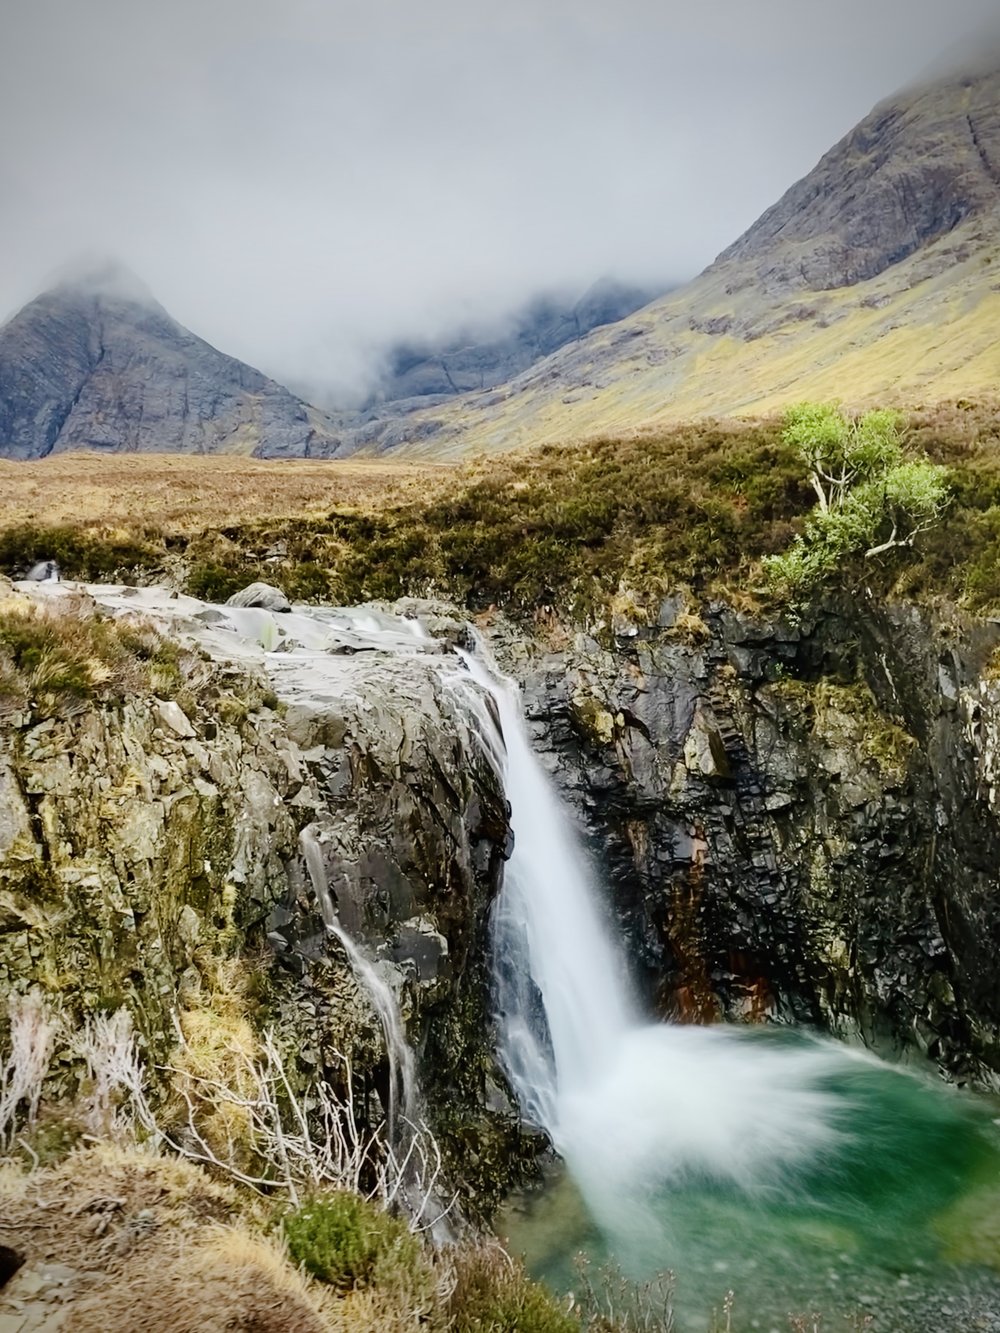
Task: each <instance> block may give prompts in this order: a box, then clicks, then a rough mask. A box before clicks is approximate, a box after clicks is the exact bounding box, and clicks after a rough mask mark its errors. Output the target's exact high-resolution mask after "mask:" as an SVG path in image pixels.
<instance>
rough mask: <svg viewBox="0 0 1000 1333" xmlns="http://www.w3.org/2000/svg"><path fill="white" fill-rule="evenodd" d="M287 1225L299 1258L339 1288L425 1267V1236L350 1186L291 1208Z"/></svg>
mask: <svg viewBox="0 0 1000 1333" xmlns="http://www.w3.org/2000/svg"><path fill="white" fill-rule="evenodd" d="M282 1229H283V1231H284V1234H285V1239H286V1241H287V1242H288V1251H289V1253H290V1254H291V1256H292V1258H293V1259H294V1260H295V1262H296V1263H299V1264H301V1265H302V1266H303V1267H304V1268H305V1269H306V1270H307V1272H309V1273H311V1274H312V1275H313V1277H316V1278H319V1280H320V1281H321V1282H328V1283H329V1284H330V1285H331V1286H333V1287H337V1288H338V1289H340V1290H349V1289H351V1288H354V1287H367V1286H372V1285H379V1284H380V1277H382V1275H383V1274H385V1273H386V1272H388V1271H392V1270H396V1271H398V1270H400V1269H403V1270H407V1271H413V1270H419V1269H422V1268H424V1267H425V1262H424V1256H423V1249H422V1246H421V1244H420V1241H419V1240H418V1239H417V1237H416V1236H414V1235H412V1234H411V1233H410V1231H409V1230H408V1228H407V1226H406V1224H405V1222H403V1221H401V1220H400V1219H399V1218H397V1217H390V1215H389V1214H388V1213H385V1212H382V1211H381V1210H380V1209H379V1208H377V1207H376V1206H375V1205H374V1204H372V1203H369V1202H368V1200H367V1199H363V1198H362V1197H361V1196H360V1195H358V1194H352V1193H349V1192H348V1191H346V1190H343V1191H339V1190H338V1191H334V1192H331V1193H329V1194H317V1195H315V1196H314V1197H313V1198H311V1199H309V1200H307V1202H305V1203H304V1204H302V1206H301V1207H300V1208H297V1209H296V1210H295V1211H294V1212H291V1213H289V1214H287V1216H286V1217H285V1218H284V1219H283V1221H282Z"/></svg>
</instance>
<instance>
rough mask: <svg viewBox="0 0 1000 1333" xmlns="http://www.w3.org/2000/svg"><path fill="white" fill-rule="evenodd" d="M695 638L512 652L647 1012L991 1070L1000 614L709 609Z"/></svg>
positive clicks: (998, 850)
mask: <svg viewBox="0 0 1000 1333" xmlns="http://www.w3.org/2000/svg"><path fill="white" fill-rule="evenodd" d="M669 619H670V617H667V620H669ZM693 637H694V638H695V639H696V640H697V641H692V636H691V635H690V632H689V637H688V639H687V640H685V639H684V638H682V637H680V635H679V634H678V631H677V630H676V629H675V628H671V627H670V626H669V625H667V626H664V627H661V628H659V629H657V630H653V631H644V632H643V633H642V634H640V635H638V636H636V637H633V638H620V639H619V640H618V646H617V648H616V649H615V650H613V651H607V650H602V649H600V648H599V647H598V646H597V645H596V644H595V643H593V642H592V641H587V640H585V639H583V638H582V637H580V638H578V639H577V642H576V645H575V647H574V648H573V649H572V650H569V651H567V652H562V653H558V654H553V655H551V656H548V657H542V658H535V659H533V660H532V659H525V660H523V661H522V665H521V668H520V672H521V674H522V675H523V676H525V677H526V689H525V693H526V702H527V707H528V711H529V714H530V716H531V717H532V719H533V726H534V729H535V732H536V735H537V739H538V742H539V744H540V745H542V746H543V747H544V749H545V751H546V753H547V755H548V761H549V764H550V767H551V769H552V771H553V773H554V775H555V777H556V779H557V781H559V782H560V783H561V785H562V787H563V789H564V791H565V793H566V795H567V797H568V799H569V801H570V803H571V804H572V805H573V806H574V808H576V809H577V810H578V811H580V812H581V822H582V826H583V831H584V833H585V835H586V836H587V837H588V839H589V841H590V843H591V846H592V847H593V850H594V856H595V858H596V859H597V860H598V862H599V863H600V864H601V866H602V870H603V872H604V875H605V878H606V880H607V881H608V882H609V884H610V892H611V894H612V897H613V900H614V904H615V907H616V909H617V912H618V914H619V916H620V918H621V920H622V921H623V924H624V928H625V930H626V932H627V934H628V936H629V938H630V953H631V955H632V957H633V958H634V959H635V960H636V965H637V967H638V969H639V970H640V972H641V974H642V976H643V977H644V979H645V983H646V986H647V989H648V993H649V995H650V997H651V1003H652V1005H653V1007H654V1008H655V1009H656V1010H657V1011H658V1012H660V1013H662V1014H665V1015H669V1016H671V1017H674V1018H680V1019H684V1020H688V1021H710V1020H713V1019H716V1018H721V1017H729V1018H741V1019H744V1018H745V1019H755V1018H762V1017H766V1016H775V1017H782V1018H794V1019H795V1020H797V1021H804V1022H809V1023H817V1024H820V1025H823V1026H827V1027H829V1028H830V1029H832V1030H834V1031H839V1032H842V1033H845V1034H849V1033H852V1032H853V1033H856V1034H860V1035H861V1036H862V1037H863V1038H864V1039H865V1040H866V1041H868V1042H870V1043H872V1044H874V1045H876V1046H877V1047H878V1048H879V1049H888V1050H892V1049H896V1050H902V1049H904V1048H919V1049H922V1050H924V1051H926V1052H928V1053H929V1054H930V1055H931V1056H932V1057H934V1058H936V1059H938V1060H939V1061H940V1062H941V1063H942V1064H943V1065H944V1066H946V1067H948V1068H949V1069H950V1070H952V1071H954V1072H955V1073H956V1074H959V1075H963V1074H966V1073H968V1074H971V1075H973V1076H977V1077H989V1076H990V1074H989V1071H998V1070H1000V1041H998V1033H1000V1026H998V1025H1000V990H998V988H997V986H996V981H995V977H996V962H995V960H996V958H997V956H998V952H1000V912H997V910H996V902H997V894H998V890H1000V818H998V815H1000V797H998V795H997V793H998V790H1000V787H998V779H1000V686H998V684H997V683H996V682H994V681H992V680H990V679H989V678H988V677H989V670H988V661H989V657H990V652H991V649H992V647H993V645H994V644H995V643H996V640H997V638H998V634H997V630H996V627H991V626H981V627H979V628H974V627H971V626H968V625H963V626H955V625H949V624H945V623H943V622H938V623H931V622H929V621H927V620H925V619H923V618H921V617H920V616H918V615H917V613H916V612H913V611H906V612H903V611H899V612H876V611H870V612H869V611H865V612H864V613H859V611H858V610H857V608H831V609H830V610H829V611H828V612H827V613H826V614H824V615H823V616H822V617H821V618H819V619H818V620H817V621H815V623H812V624H808V625H802V626H798V627H795V626H789V625H782V624H772V625H759V624H753V623H750V622H747V621H744V620H741V619H740V618H739V617H737V616H735V615H734V614H732V613H731V612H729V611H726V610H724V609H723V608H715V609H714V610H713V611H712V612H711V613H710V614H707V615H706V622H705V624H704V626H701V627H700V632H699V633H697V634H696V635H695V636H693ZM984 673H985V674H984Z"/></svg>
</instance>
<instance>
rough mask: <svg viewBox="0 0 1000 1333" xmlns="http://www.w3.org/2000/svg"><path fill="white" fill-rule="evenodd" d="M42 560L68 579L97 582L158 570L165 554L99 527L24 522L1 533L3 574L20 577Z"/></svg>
mask: <svg viewBox="0 0 1000 1333" xmlns="http://www.w3.org/2000/svg"><path fill="white" fill-rule="evenodd" d="M41 560H55V562H56V563H57V564H58V566H59V568H60V570H61V571H62V574H63V576H64V577H65V578H70V579H83V580H85V581H86V582H89V583H98V582H107V581H108V579H109V578H110V577H111V576H112V575H115V574H118V573H122V572H125V571H135V570H139V569H153V568H156V567H157V565H158V564H159V563H160V561H161V560H162V554H161V552H160V551H159V550H157V548H156V547H155V546H154V545H153V544H152V543H151V542H149V541H148V540H146V539H145V538H144V537H141V536H137V535H135V534H130V533H120V532H106V531H104V530H102V529H99V528H98V529H93V528H85V527H68V526H65V525H63V526H53V527H49V526H45V525H42V526H35V525H33V524H25V523H22V524H18V525H17V526H16V527H12V528H7V529H5V530H3V531H0V573H5V574H12V575H15V576H17V575H19V574H23V573H25V572H26V571H27V570H28V569H30V567H31V566H32V565H34V564H36V563H38V562H39V561H41Z"/></svg>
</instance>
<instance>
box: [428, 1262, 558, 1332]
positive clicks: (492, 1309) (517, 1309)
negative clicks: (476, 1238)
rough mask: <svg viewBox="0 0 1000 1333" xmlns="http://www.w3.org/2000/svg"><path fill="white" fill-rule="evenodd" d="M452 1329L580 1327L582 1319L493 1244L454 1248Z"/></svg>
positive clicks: (451, 1306)
mask: <svg viewBox="0 0 1000 1333" xmlns="http://www.w3.org/2000/svg"><path fill="white" fill-rule="evenodd" d="M454 1271H455V1286H454V1290H453V1291H452V1294H451V1298H450V1302H449V1314H450V1315H451V1321H452V1322H451V1323H450V1325H449V1327H450V1329H451V1330H452V1333H580V1328H581V1325H580V1321H579V1320H578V1319H576V1318H574V1316H573V1315H571V1314H567V1313H566V1312H565V1311H564V1310H563V1309H561V1308H560V1306H559V1304H558V1302H557V1301H556V1299H555V1298H554V1297H553V1296H551V1295H550V1294H549V1292H547V1291H546V1290H545V1288H544V1287H542V1286H540V1285H539V1283H537V1282H532V1281H531V1279H530V1278H529V1277H528V1276H527V1275H526V1273H525V1271H524V1268H523V1266H522V1265H521V1264H520V1263H518V1262H517V1261H516V1260H513V1259H511V1258H510V1256H509V1255H508V1254H506V1253H505V1252H504V1251H503V1250H501V1249H499V1247H496V1246H470V1247H465V1248H463V1249H461V1250H459V1251H457V1252H456V1254H455V1258H454Z"/></svg>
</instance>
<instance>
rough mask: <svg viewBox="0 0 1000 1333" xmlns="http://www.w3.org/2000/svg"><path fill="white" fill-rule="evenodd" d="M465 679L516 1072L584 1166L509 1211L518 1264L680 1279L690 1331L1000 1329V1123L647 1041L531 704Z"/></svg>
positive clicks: (934, 1089)
mask: <svg viewBox="0 0 1000 1333" xmlns="http://www.w3.org/2000/svg"><path fill="white" fill-rule="evenodd" d="M468 666H469V670H470V672H471V673H472V674H473V676H474V678H475V680H476V681H477V682H478V684H479V685H480V687H481V688H483V689H484V690H486V691H488V693H489V695H490V696H491V697H492V699H493V700H494V702H495V708H496V711H497V713H498V715H499V719H500V724H501V727H502V731H503V737H504V741H505V746H506V762H505V769H506V772H505V780H506V790H507V795H508V799H509V800H510V802H511V806H512V812H513V813H512V823H513V829H514V837H515V842H514V853H513V856H512V858H511V860H510V862H509V863H508V866H507V873H506V877H505V883H504V888H503V891H502V895H501V897H500V900H499V902H498V904H497V908H496V912H495V921H494V938H495V954H496V993H497V1008H498V1018H499V1024H500V1031H501V1058H502V1061H503V1063H504V1066H505V1068H506V1071H507V1073H508V1076H509V1078H510V1082H511V1085H512V1087H513V1088H514V1090H515V1092H516V1094H517V1097H518V1100H519V1102H520V1105H521V1109H522V1111H523V1113H524V1115H525V1117H526V1118H528V1119H529V1120H532V1121H534V1122H536V1123H538V1124H540V1125H542V1126H543V1127H544V1128H545V1129H546V1131H547V1132H548V1134H549V1136H550V1138H551V1140H552V1143H553V1145H554V1147H555V1148H556V1150H557V1152H558V1153H559V1155H560V1157H561V1159H562V1161H563V1162H564V1163H565V1170H564V1171H563V1172H561V1173H560V1172H557V1173H556V1178H555V1180H554V1181H553V1182H552V1184H551V1185H550V1187H549V1189H548V1190H547V1191H545V1192H544V1193H542V1194H541V1195H538V1194H532V1195H530V1196H528V1197H527V1198H525V1199H522V1200H519V1201H515V1203H514V1204H513V1206H512V1207H511V1209H510V1210H509V1213H508V1216H507V1218H506V1225H507V1229H508V1232H509V1234H510V1237H511V1240H512V1242H513V1244H514V1247H515V1249H517V1248H520V1249H522V1250H524V1251H525V1252H526V1254H527V1256H528V1259H529V1261H530V1262H531V1263H532V1264H533V1266H534V1268H535V1270H536V1272H537V1273H538V1274H539V1275H541V1276H544V1277H546V1278H547V1279H548V1280H549V1281H550V1282H552V1283H553V1284H555V1285H556V1286H557V1287H560V1286H561V1287H564V1288H567V1289H571V1288H573V1287H574V1286H575V1284H576V1282H577V1276H576V1274H575V1273H574V1271H573V1267H572V1263H571V1260H572V1256H573V1255H574V1254H575V1253H576V1252H577V1251H580V1250H583V1251H586V1252H589V1253H590V1254H591V1255H593V1256H595V1257H596V1258H597V1259H598V1260H609V1259H610V1260H613V1261H615V1262H616V1263H618V1264H620V1265H621V1266H622V1268H623V1269H624V1270H625V1272H626V1273H628V1274H630V1275H631V1276H633V1277H634V1278H637V1279H641V1278H644V1277H648V1276H649V1275H651V1274H652V1273H654V1272H657V1271H662V1270H672V1271H674V1272H675V1273H676V1275H677V1282H678V1295H677V1312H678V1322H679V1327H680V1328H681V1329H684V1330H687V1329H690V1330H698V1329H704V1328H707V1327H708V1326H709V1324H708V1320H709V1313H710V1310H711V1308H712V1307H713V1306H714V1307H715V1308H716V1309H720V1308H721V1306H722V1302H723V1299H724V1298H725V1293H726V1292H727V1290H730V1289H731V1290H733V1291H734V1292H735V1293H736V1298H735V1299H736V1309H737V1312H738V1313H739V1315H740V1318H739V1319H738V1320H737V1322H736V1324H735V1327H738V1328H744V1327H747V1328H761V1329H787V1328H788V1315H789V1313H790V1312H796V1313H807V1312H811V1311H819V1312H825V1315H826V1321H827V1322H826V1323H824V1324H823V1327H824V1329H826V1328H830V1327H835V1326H838V1325H837V1324H836V1322H835V1321H836V1320H838V1319H840V1320H842V1319H843V1318H844V1317H853V1318H855V1319H856V1320H864V1319H869V1320H870V1321H871V1322H870V1324H864V1325H862V1324H860V1323H856V1324H855V1326H856V1327H860V1326H864V1327H870V1328H872V1329H873V1330H886V1331H889V1330H892V1333H916V1330H926V1331H927V1333H930V1331H931V1330H934V1333H942V1331H943V1330H950V1329H955V1330H962V1329H969V1330H972V1329H990V1330H995V1329H1000V1279H998V1275H997V1272H996V1267H995V1266H996V1265H997V1264H1000V1245H998V1241H1000V1145H998V1138H997V1131H996V1125H995V1122H994V1119H993V1117H994V1116H995V1115H996V1114H997V1108H996V1107H995V1106H994V1105H993V1104H992V1103H990V1102H988V1101H987V1100H986V1099H975V1098H973V1097H971V1096H964V1095H962V1094H960V1093H957V1092H955V1091H953V1090H950V1089H946V1088H944V1087H942V1086H941V1085H940V1083H939V1082H938V1081H937V1080H936V1079H935V1078H934V1077H933V1076H932V1075H930V1074H928V1075H926V1076H923V1075H920V1074H915V1073H912V1072H904V1071H902V1070H900V1069H897V1068H895V1067H892V1066H889V1065H887V1064H885V1063H883V1062H882V1061H880V1060H878V1059H876V1058H875V1057H874V1056H873V1055H871V1054H869V1053H867V1052H864V1051H860V1050H854V1049H851V1048H848V1047H845V1046H843V1045H841V1044H838V1043H836V1042H833V1041H831V1040H827V1039H824V1038H820V1037H817V1036H814V1035H811V1034H808V1033H804V1032H793V1031H789V1030H787V1029H774V1028H772V1029H759V1028H758V1029H748V1028H735V1027H728V1026H718V1027H713V1028H701V1027H685V1026H675V1025H668V1024H651V1023H649V1022H648V1020H645V1019H644V1018H643V1017H642V1014H641V1011H640V1008H639V1006H638V1004H637V1002H636V1000H635V998H634V996H633V994H632V990H631V986H630V982H629V977H628V970H627V966H626V962H625V959H624V956H623V954H622V951H621V949H620V948H619V947H618V944H617V942H616V935H615V932H614V930H613V928H612V926H611V923H610V917H609V914H608V913H607V912H606V911H605V910H603V908H602V905H601V903H600V898H599V894H598V891H597V886H596V885H595V883H594V881H593V878H592V876H591V874H590V872H589V870H588V866H587V862H586V860H585V858H584V856H583V853H582V851H581V849H580V847H579V846H578V844H577V840H576V838H575V836H574V832H573V829H572V824H571V821H570V819H569V816H568V814H567V812H566V811H565V810H564V809H563V808H562V806H561V804H560V801H559V799H558V797H557V795H556V793H555V791H554V789H553V786H552V783H551V782H550V780H549V778H548V777H547V775H546V774H545V773H544V771H543V770H542V768H541V766H540V765H539V763H538V760H537V759H536V757H535V756H534V754H533V753H532V749H531V744H530V741H529V738H528V735H527V732H526V729H525V724H524V721H523V719H522V714H521V706H520V701H519V697H518V692H517V689H516V687H515V686H514V685H513V683H512V682H510V681H505V680H504V679H502V678H501V677H499V676H498V675H496V674H495V673H494V672H493V671H492V670H490V669H489V668H487V667H486V666H485V665H484V664H483V663H482V662H481V661H477V660H475V659H470V660H468ZM810 1326H811V1325H810ZM839 1326H840V1327H846V1326H847V1325H845V1324H844V1323H843V1322H841V1323H840V1324H839Z"/></svg>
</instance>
